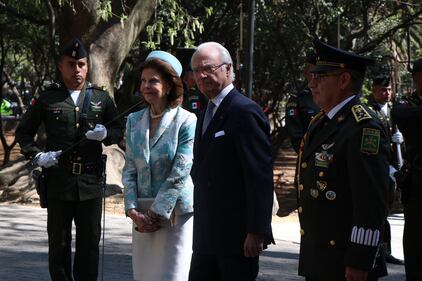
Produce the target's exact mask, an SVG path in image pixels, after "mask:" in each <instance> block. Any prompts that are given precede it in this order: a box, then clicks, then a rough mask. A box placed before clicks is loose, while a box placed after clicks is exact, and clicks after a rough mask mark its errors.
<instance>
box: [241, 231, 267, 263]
mask: <svg viewBox="0 0 422 281" xmlns="http://www.w3.org/2000/svg"><path fill="white" fill-rule="evenodd" d="M263 249H264V236H263V235H258V234H252V233H248V235H247V236H246V239H245V243H244V244H243V252H244V254H245V257H247V258H253V257H256V256H259V254H260V253H261V252H262V250H263Z"/></svg>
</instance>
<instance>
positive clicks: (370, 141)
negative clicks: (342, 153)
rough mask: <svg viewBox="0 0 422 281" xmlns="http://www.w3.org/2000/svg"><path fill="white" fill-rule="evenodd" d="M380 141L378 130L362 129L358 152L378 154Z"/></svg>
mask: <svg viewBox="0 0 422 281" xmlns="http://www.w3.org/2000/svg"><path fill="white" fill-rule="evenodd" d="M380 139H381V136H380V130H377V129H372V128H363V133H362V142H361V145H360V151H361V152H362V153H366V154H374V155H375V154H378V149H379V144H380Z"/></svg>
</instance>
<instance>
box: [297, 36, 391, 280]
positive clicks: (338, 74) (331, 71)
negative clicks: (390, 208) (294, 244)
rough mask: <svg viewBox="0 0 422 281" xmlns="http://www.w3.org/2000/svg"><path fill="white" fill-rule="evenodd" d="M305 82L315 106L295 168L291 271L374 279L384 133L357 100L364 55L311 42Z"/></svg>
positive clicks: (382, 204)
mask: <svg viewBox="0 0 422 281" xmlns="http://www.w3.org/2000/svg"><path fill="white" fill-rule="evenodd" d="M314 44H315V48H316V53H317V62H316V67H315V68H314V69H313V70H312V73H313V74H312V79H311V81H310V83H309V87H310V89H311V91H312V95H313V97H314V101H315V103H316V104H317V105H318V106H319V107H320V108H321V110H322V111H321V112H320V113H318V114H317V115H316V116H315V117H314V119H312V121H311V124H310V126H309V129H308V131H307V133H306V135H305V136H304V139H303V141H302V143H301V147H300V150H299V160H298V167H297V174H296V177H297V188H298V212H299V220H300V226H301V230H300V232H301V244H300V257H299V275H302V276H304V277H305V278H306V280H308V281H341V280H347V281H350V280H353V281H365V280H377V278H378V277H379V276H383V275H385V274H386V268H385V262H383V260H382V259H377V256H378V255H379V251H378V249H379V246H380V242H381V237H382V231H383V229H384V222H385V219H386V217H387V189H388V176H389V174H388V163H389V157H390V151H389V140H388V133H387V132H386V130H385V128H384V126H383V125H382V123H381V121H380V120H379V119H378V118H377V117H376V116H375V115H374V114H373V112H372V111H371V110H370V109H369V108H367V107H365V106H363V105H362V104H361V102H360V98H359V95H360V90H361V87H362V84H363V80H364V74H365V70H366V66H367V65H368V64H370V63H371V62H372V60H371V59H369V58H366V57H362V56H357V55H355V54H353V53H350V52H346V51H343V50H341V49H337V48H334V47H332V46H329V45H327V44H324V43H322V42H321V41H319V40H315V41H314Z"/></svg>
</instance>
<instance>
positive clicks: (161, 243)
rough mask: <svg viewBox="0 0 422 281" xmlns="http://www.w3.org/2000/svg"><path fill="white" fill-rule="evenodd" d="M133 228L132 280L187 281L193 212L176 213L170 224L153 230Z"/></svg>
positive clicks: (190, 255)
mask: <svg viewBox="0 0 422 281" xmlns="http://www.w3.org/2000/svg"><path fill="white" fill-rule="evenodd" d="M135 226H136V225H135V224H134V227H133V229H132V268H133V279H134V280H137V281H187V280H188V276H189V268H190V261H191V257H192V235H193V214H192V213H191V214H184V215H176V218H175V223H174V225H173V227H168V228H167V227H166V228H164V227H163V228H160V229H159V230H157V231H155V232H153V233H141V232H138V231H136V230H135Z"/></svg>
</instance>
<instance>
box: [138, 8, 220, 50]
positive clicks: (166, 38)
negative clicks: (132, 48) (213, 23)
mask: <svg viewBox="0 0 422 281" xmlns="http://www.w3.org/2000/svg"><path fill="white" fill-rule="evenodd" d="M158 4H159V5H158V6H157V8H156V12H155V16H154V19H153V20H152V23H151V24H150V25H148V26H147V27H146V29H145V31H146V34H147V38H146V39H147V40H145V41H143V42H142V43H143V44H144V45H145V46H146V48H147V49H156V48H158V47H161V48H162V47H163V46H165V47H172V46H174V45H175V44H176V41H177V43H180V44H183V46H184V47H192V46H193V45H194V44H195V36H196V35H197V34H201V33H202V32H203V31H204V26H203V23H202V22H201V21H200V20H199V18H198V17H194V16H192V15H191V14H190V13H189V11H188V9H187V8H185V7H184V6H183V5H182V4H181V3H180V1H178V0H159V1H158ZM211 13H212V8H205V14H206V15H210V14H211ZM178 37H180V38H178ZM177 45H178V44H177Z"/></svg>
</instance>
